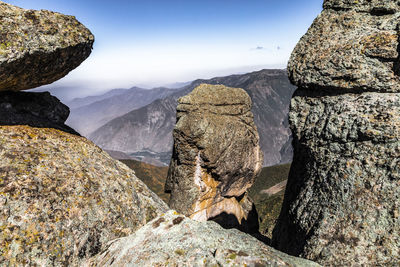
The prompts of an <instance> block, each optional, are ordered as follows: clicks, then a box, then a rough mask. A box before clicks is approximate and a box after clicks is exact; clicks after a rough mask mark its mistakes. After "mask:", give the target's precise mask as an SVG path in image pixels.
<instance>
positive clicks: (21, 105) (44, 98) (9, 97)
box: [0, 91, 79, 135]
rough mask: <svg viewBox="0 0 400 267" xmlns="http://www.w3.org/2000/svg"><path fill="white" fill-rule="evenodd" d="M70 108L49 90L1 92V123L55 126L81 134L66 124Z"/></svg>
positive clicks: (42, 126)
mask: <svg viewBox="0 0 400 267" xmlns="http://www.w3.org/2000/svg"><path fill="white" fill-rule="evenodd" d="M68 115H69V108H68V107H67V106H66V105H64V104H63V103H61V102H60V100H58V99H57V98H56V97H54V96H51V95H50V93H49V92H43V93H32V92H13V91H6V92H0V125H29V126H31V127H39V128H54V129H58V130H61V131H64V132H68V133H71V134H76V135H79V134H78V133H77V132H76V131H75V130H74V129H72V128H71V127H69V126H68V125H66V124H65V121H66V120H67V118H68Z"/></svg>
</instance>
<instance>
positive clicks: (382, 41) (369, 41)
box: [360, 32, 398, 58]
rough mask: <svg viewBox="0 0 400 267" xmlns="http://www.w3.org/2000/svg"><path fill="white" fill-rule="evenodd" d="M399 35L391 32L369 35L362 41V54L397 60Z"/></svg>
mask: <svg viewBox="0 0 400 267" xmlns="http://www.w3.org/2000/svg"><path fill="white" fill-rule="evenodd" d="M397 40H398V35H397V34H393V33H390V32H379V33H374V34H371V35H368V36H366V37H364V38H363V39H362V40H361V42H360V43H361V53H362V54H366V53H367V54H368V55H370V56H379V57H385V58H396V57H397V56H398V55H397V54H398V53H397Z"/></svg>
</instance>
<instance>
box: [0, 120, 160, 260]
mask: <svg viewBox="0 0 400 267" xmlns="http://www.w3.org/2000/svg"><path fill="white" fill-rule="evenodd" d="M166 210H167V206H166V204H165V203H164V202H162V201H161V200H160V199H159V198H158V197H157V196H156V195H155V194H154V193H153V192H151V191H150V190H149V189H148V188H147V187H146V186H145V185H144V184H143V183H142V182H141V181H140V180H139V179H138V178H136V177H135V175H134V173H133V171H132V170H130V169H129V168H128V167H127V166H125V165H124V164H122V163H120V162H118V161H116V160H113V159H111V157H110V156H108V154H107V153H105V152H103V151H102V150H101V149H100V148H98V147H97V146H95V145H94V144H93V143H91V142H90V141H88V140H86V139H85V138H82V137H78V136H75V135H71V134H68V133H64V132H61V131H58V130H54V129H39V128H31V127H28V126H0V265H2V266H25V265H26V266H28V265H29V266H34V265H37V266H53V265H55V266H79V265H80V262H81V261H82V260H83V259H85V258H87V257H90V256H93V255H96V254H97V253H98V252H99V251H101V250H102V249H103V248H104V245H105V244H106V243H107V242H108V241H110V240H112V239H115V238H119V237H123V236H127V235H129V234H131V233H133V231H135V230H136V229H138V228H139V227H140V226H142V225H144V224H146V223H147V222H149V221H150V220H152V219H153V218H154V217H156V216H157V215H159V214H161V213H162V212H165V211H166Z"/></svg>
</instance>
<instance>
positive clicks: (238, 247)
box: [85, 211, 319, 267]
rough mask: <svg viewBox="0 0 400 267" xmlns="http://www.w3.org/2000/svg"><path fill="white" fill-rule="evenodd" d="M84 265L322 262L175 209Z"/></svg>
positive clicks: (285, 263) (310, 265) (232, 264)
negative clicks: (190, 216) (293, 255)
mask: <svg viewBox="0 0 400 267" xmlns="http://www.w3.org/2000/svg"><path fill="white" fill-rule="evenodd" d="M85 266H91V267H94V266H307V267H312V266H319V265H318V264H316V263H313V262H311V261H308V260H304V259H300V258H295V257H292V256H288V255H286V254H284V253H282V252H279V251H277V250H275V249H273V248H271V247H268V246H267V245H265V244H263V243H261V242H260V241H258V240H257V239H255V238H253V237H251V236H249V235H247V234H244V233H242V232H240V231H238V230H236V229H230V230H226V229H223V228H222V227H221V226H219V225H218V224H216V223H214V222H197V221H193V220H191V219H189V218H187V217H185V216H183V215H180V214H178V213H176V212H175V211H168V213H166V214H163V215H161V216H160V217H158V218H156V219H154V220H153V221H152V222H150V223H148V224H147V225H145V226H143V227H142V228H141V229H139V230H138V231H137V232H135V233H134V234H133V235H130V236H128V237H124V238H120V239H116V240H113V241H111V242H109V243H108V245H107V249H105V250H104V251H102V253H101V254H100V255H98V256H96V257H94V258H93V259H91V260H90V261H88V262H87V264H86V265H85Z"/></svg>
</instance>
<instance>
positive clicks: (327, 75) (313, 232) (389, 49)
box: [272, 0, 400, 266]
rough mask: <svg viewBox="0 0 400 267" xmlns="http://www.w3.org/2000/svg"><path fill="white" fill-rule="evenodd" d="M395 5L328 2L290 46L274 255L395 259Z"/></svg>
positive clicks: (398, 201) (398, 135)
mask: <svg viewBox="0 0 400 267" xmlns="http://www.w3.org/2000/svg"><path fill="white" fill-rule="evenodd" d="M398 4H399V3H398V1H375V0H373V1H340V0H335V1H334V0H329V1H328V0H327V1H325V3H324V7H325V9H324V11H323V12H322V14H321V15H320V16H319V17H318V18H317V19H316V20H315V21H314V23H313V25H312V26H311V28H310V29H309V31H308V32H307V34H306V35H305V36H304V37H303V38H302V39H301V41H300V42H299V44H298V45H297V46H296V48H295V50H294V51H293V54H292V56H291V59H290V62H289V66H288V71H289V75H290V77H291V79H292V81H293V82H294V83H295V84H296V85H297V86H299V88H298V90H297V91H296V92H295V94H294V96H293V98H292V102H291V108H290V114H289V121H290V126H291V129H292V133H293V146H294V159H293V163H292V167H291V170H290V175H289V179H288V183H287V187H286V192H285V199H284V202H283V207H282V211H281V214H280V217H279V219H278V222H277V224H276V227H275V229H274V232H273V238H272V244H273V246H274V247H276V248H277V249H279V250H281V251H284V252H286V253H288V254H291V255H296V256H301V257H304V258H308V259H311V260H313V261H316V262H319V263H320V264H322V265H324V266H397V265H398V264H399V262H400V215H399V214H400V186H399V185H400V105H399V103H400V91H399V89H400V80H399V65H398V64H399V62H400V61H399V58H398V57H399V55H398V46H399V43H398V40H399V32H398V31H399V17H400V9H399V5H398Z"/></svg>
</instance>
